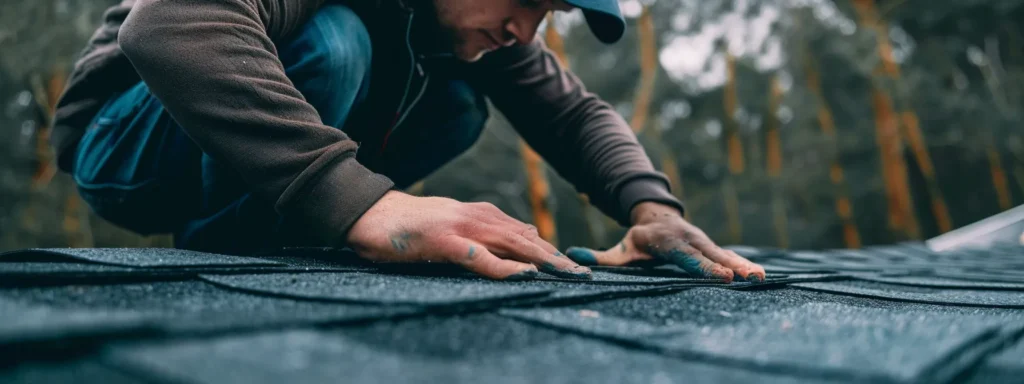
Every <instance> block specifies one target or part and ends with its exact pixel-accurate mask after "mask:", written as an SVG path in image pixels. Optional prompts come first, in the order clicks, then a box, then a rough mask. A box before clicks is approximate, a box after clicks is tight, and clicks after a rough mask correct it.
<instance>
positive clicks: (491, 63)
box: [473, 39, 683, 226]
mask: <svg viewBox="0 0 1024 384" xmlns="http://www.w3.org/2000/svg"><path fill="white" fill-rule="evenodd" d="M474 66H475V67H476V68H475V69H474V71H473V73H474V79H473V81H474V82H475V84H476V85H477V86H478V87H480V88H481V89H483V90H484V92H485V93H486V94H487V95H488V97H489V98H490V99H491V101H492V102H493V103H494V105H495V106H496V107H497V108H498V109H499V110H500V111H501V112H502V114H503V115H505V117H506V118H507V119H508V120H509V121H510V122H511V123H512V125H513V126H515V128H516V130H517V131H518V132H519V134H520V135H521V136H522V137H523V139H524V140H526V142H527V143H528V144H529V145H530V147H532V148H533V149H534V150H535V151H537V153H538V154H540V155H541V157H543V158H544V159H545V160H546V161H547V162H548V163H549V164H551V166H552V167H553V168H554V169H555V171H557V172H558V173H559V175H561V176H562V177H564V178H565V179H566V180H568V181H569V182H570V183H572V184H573V185H575V187H576V189H577V191H579V192H581V193H584V194H587V195H588V197H589V198H590V201H591V203H592V204H594V205H595V206H596V207H598V208H599V209H601V211H602V212H604V213H605V214H607V215H609V216H610V217H612V218H614V219H615V220H616V221H618V222H619V224H621V225H623V226H629V225H630V224H631V223H630V222H629V221H630V212H631V210H632V208H633V207H634V206H635V205H636V204H638V203H640V202H644V201H655V202H660V203H663V204H667V205H670V206H674V207H676V208H677V209H679V211H680V213H682V212H683V206H682V204H681V203H680V202H679V201H678V199H676V198H675V197H674V196H672V194H671V193H670V192H669V183H668V179H667V178H666V177H665V176H664V174H661V173H659V172H657V171H656V170H655V169H654V166H653V165H652V164H651V161H650V159H649V158H648V157H647V154H646V153H645V152H644V148H643V147H642V146H641V145H640V143H639V141H637V138H636V135H635V134H634V133H633V131H632V130H631V129H630V127H629V124H628V123H626V121H625V120H624V119H623V118H622V116H620V115H619V114H618V113H616V112H615V110H614V109H613V108H612V107H611V105H609V104H608V103H606V102H604V101H602V100H601V99H600V98H598V97H597V96H596V95H594V94H593V93H590V92H588V91H587V90H586V88H585V87H584V86H583V84H582V83H581V82H580V80H579V79H578V78H576V76H575V75H573V74H572V73H571V72H569V71H568V70H567V69H565V68H563V67H562V66H561V64H560V63H559V61H558V60H557V58H556V57H555V55H554V54H553V53H552V52H551V51H550V50H549V49H547V47H545V46H544V44H543V42H542V41H541V40H540V39H536V40H534V41H533V42H532V43H530V44H527V45H522V46H513V47H509V48H504V49H501V50H498V51H495V52H493V53H491V54H489V55H486V56H484V58H482V59H481V60H480V61H479V62H478V63H475V64H474Z"/></svg>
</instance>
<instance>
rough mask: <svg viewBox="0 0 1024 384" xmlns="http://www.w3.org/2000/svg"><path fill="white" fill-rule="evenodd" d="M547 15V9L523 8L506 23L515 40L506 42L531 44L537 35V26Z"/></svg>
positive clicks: (509, 43)
mask: <svg viewBox="0 0 1024 384" xmlns="http://www.w3.org/2000/svg"><path fill="white" fill-rule="evenodd" d="M545 15H547V10H523V11H520V12H519V13H518V14H516V15H515V16H514V17H512V18H511V19H510V20H509V21H508V23H506V24H505V31H506V32H507V33H508V34H510V35H512V37H513V38H514V39H513V41H509V42H505V43H506V45H512V44H514V43H516V42H519V43H522V44H530V43H531V42H533V39H534V37H536V36H537V28H540V23H541V21H543V20H544V16H545Z"/></svg>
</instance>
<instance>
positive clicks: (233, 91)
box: [118, 0, 393, 245]
mask: <svg viewBox="0 0 1024 384" xmlns="http://www.w3.org/2000/svg"><path fill="white" fill-rule="evenodd" d="M302 1H303V0H273V1H259V0H217V1H210V0H139V1H138V3H137V4H136V5H135V7H134V8H133V9H132V11H131V13H130V14H129V15H128V17H127V19H126V20H125V22H124V25H123V26H122V27H121V31H120V34H119V37H118V42H119V44H120V47H121V49H122V50H123V52H124V54H125V56H126V57H127V58H128V59H129V60H130V61H131V63H132V65H133V66H134V68H135V69H136V71H137V72H138V74H139V76H140V77H141V78H142V79H143V80H144V81H145V82H146V84H147V85H148V86H149V88H150V90H151V92H152V93H153V95H154V96H156V97H157V98H158V99H159V100H160V101H161V102H162V103H163V104H164V107H165V108H166V109H167V111H168V113H170V115H171V116H172V117H173V118H174V120H175V121H176V122H178V123H179V124H180V125H181V126H182V128H183V129H184V131H185V132H186V133H187V134H188V136H190V137H191V138H192V139H193V140H194V141H195V142H196V143H197V144H198V146H199V147H200V148H202V150H203V151H204V152H206V153H207V154H209V155H210V156H211V157H213V158H215V159H217V160H219V161H223V162H224V163H226V164H228V165H229V166H231V167H232V168H233V169H235V170H236V171H237V172H239V173H240V174H241V177H242V178H243V179H244V180H245V182H246V183H247V184H248V185H249V187H250V188H251V190H252V191H253V192H254V195H255V196H257V197H259V198H262V199H265V200H266V201H268V202H270V203H273V204H274V206H275V209H276V210H277V211H278V212H279V213H281V214H283V215H288V216H293V217H299V218H301V219H305V220H306V221H307V222H308V223H309V224H310V226H311V228H310V229H311V230H313V231H315V232H316V233H317V234H318V235H320V236H321V238H323V239H324V240H325V241H327V242H328V244H330V245H338V244H341V243H342V241H343V240H344V239H345V235H346V233H347V231H348V229H349V228H350V227H351V226H352V224H353V223H354V222H355V221H356V220H357V219H358V218H359V217H360V216H361V215H362V214H363V213H365V212H366V210H368V209H369V208H370V206H372V205H373V204H374V203H375V202H376V201H377V200H379V199H380V197H381V196H383V195H384V194H385V193H386V192H387V191H388V190H389V189H391V188H392V187H393V183H392V182H391V180H389V179H387V178H386V177H384V176H382V175H379V174H376V173H373V172H371V171H370V170H368V169H367V168H365V167H364V166H363V165H361V164H359V163H358V162H356V159H355V154H356V150H357V144H356V143H355V142H354V141H352V140H351V139H349V138H348V137H347V136H346V135H345V134H344V133H342V132H341V131H340V130H338V129H334V128H332V127H329V126H326V125H324V124H323V123H322V122H321V120H320V117H319V115H318V114H317V112H316V110H315V109H314V108H313V107H312V106H311V105H310V104H309V103H307V102H306V101H305V99H304V98H303V96H302V94H300V93H299V91H298V90H297V89H296V88H295V87H294V86H293V85H292V83H291V82H290V81H289V79H288V78H287V77H286V76H285V72H284V68H283V65H282V64H281V62H280V60H279V59H278V57H277V55H276V50H275V47H274V44H273V43H272V36H271V34H269V33H268V26H270V27H273V28H275V29H280V27H276V26H280V25H284V24H297V22H298V21H301V18H302V17H303V16H302V14H303V11H304V10H305V12H306V13H309V12H312V10H309V9H310V8H314V9H315V6H314V7H311V6H309V5H308V4H298V3H300V2H302ZM288 2H291V3H293V4H287V3H288ZM309 2H312V0H311V1H309ZM264 3H270V4H269V5H268V4H264ZM275 8H276V9H275ZM270 12H274V13H276V14H278V15H281V14H284V15H286V17H292V18H295V19H296V20H294V21H296V22H293V23H286V22H284V23H283V22H282V21H281V20H274V23H273V24H271V23H268V22H267V18H268V16H267V14H268V13H270ZM306 17H307V18H308V15H307V16H306Z"/></svg>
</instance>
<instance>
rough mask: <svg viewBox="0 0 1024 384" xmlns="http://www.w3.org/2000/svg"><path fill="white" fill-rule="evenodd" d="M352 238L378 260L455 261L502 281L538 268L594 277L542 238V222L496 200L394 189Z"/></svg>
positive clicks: (528, 274) (359, 224)
mask: <svg viewBox="0 0 1024 384" xmlns="http://www.w3.org/2000/svg"><path fill="white" fill-rule="evenodd" d="M347 240H348V245H349V246H350V247H352V248H353V249H354V250H355V251H356V253H358V254H359V255H360V256H361V257H363V258H366V259H369V260H372V261H375V262H382V263H387V262H390V263H403V262H440V263H453V264H458V265H461V266H463V267H465V268H466V269H468V270H470V271H472V272H475V273H478V274H480V275H483V276H486V277H488V278H492V279H498V280H518V279H530V278H533V277H534V276H536V275H537V271H538V270H540V271H544V272H546V273H550V274H552V275H555V276H559V277H567V278H577V279H589V278H591V274H590V269H589V268H587V267H583V266H580V265H579V264H576V263H575V262H573V261H572V260H570V259H569V258H568V257H566V256H565V255H563V254H562V253H561V252H559V251H558V249H556V248H555V247H554V246H553V245H551V244H550V243H548V242H547V241H544V239H541V238H540V236H539V235H538V234H537V228H536V227H534V226H532V225H528V224H525V223H523V222H520V221H518V220H516V219H514V218H512V217H509V216H508V215H506V214H505V213H504V212H502V211H501V210H500V209H498V208H497V207H495V206H494V205H492V204H490V203H462V202H459V201H456V200H452V199H448V198H442V197H417V196H412V195H408V194H405V193H402V192H398V191H390V192H388V193H387V194H385V195H384V197H383V198H381V199H380V200H379V201H377V203H376V204H374V205H373V206H372V207H370V209H369V210H368V211H366V213H365V214H363V216H362V217H360V219H359V220H358V221H356V223H355V224H354V225H353V226H352V229H351V230H350V231H349V234H348V239H347Z"/></svg>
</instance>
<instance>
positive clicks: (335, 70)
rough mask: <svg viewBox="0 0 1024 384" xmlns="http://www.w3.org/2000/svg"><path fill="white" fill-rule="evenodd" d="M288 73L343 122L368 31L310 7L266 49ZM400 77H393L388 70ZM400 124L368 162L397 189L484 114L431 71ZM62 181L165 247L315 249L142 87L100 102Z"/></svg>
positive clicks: (364, 80)
mask: <svg viewBox="0 0 1024 384" xmlns="http://www.w3.org/2000/svg"><path fill="white" fill-rule="evenodd" d="M278 49H279V56H280V59H281V62H282V64H283V65H284V68H285V72H286V74H287V76H288V78H289V79H291V81H292V82H293V83H294V84H295V86H296V87H297V88H298V90H299V91H300V92H301V93H302V94H303V96H305V98H306V100H307V101H308V102H309V103H310V104H311V105H313V107H314V108H316V110H317V112H319V114H320V117H321V119H322V120H323V123H324V124H325V125H328V126H331V127H334V128H337V129H345V128H346V127H345V125H346V121H348V120H349V119H348V117H349V115H350V114H352V113H353V112H354V111H357V110H358V109H359V108H372V106H369V105H364V103H363V101H364V100H365V99H366V95H367V92H368V90H369V87H370V86H372V85H371V84H369V83H370V82H369V79H370V71H371V68H370V63H371V54H372V53H371V46H370V37H369V33H368V32H367V30H366V28H365V26H364V25H363V24H362V22H361V21H360V19H359V18H358V17H357V16H356V15H355V14H354V13H353V12H352V11H351V10H350V9H348V8H346V7H344V6H341V5H331V6H326V7H324V8H322V9H321V10H320V11H318V13H317V14H316V15H315V16H314V17H313V18H312V19H311V20H310V21H309V22H308V23H307V24H306V25H305V26H303V27H302V29H301V30H300V31H299V32H298V33H296V35H295V37H294V38H293V40H291V41H289V42H284V43H282V44H280V45H279V46H278ZM396 75H403V76H404V74H396ZM420 100H421V101H420V102H419V104H417V105H416V107H415V108H414V109H413V110H412V112H410V114H409V116H408V117H407V121H406V122H405V123H403V125H402V127H401V128H399V129H397V130H396V131H395V132H394V133H393V135H392V136H391V137H390V138H389V139H388V148H389V149H388V152H387V155H385V158H384V159H383V161H381V162H380V164H381V165H380V166H379V167H380V168H382V169H373V170H374V171H375V172H379V173H382V174H384V175H386V176H388V177H390V178H391V179H392V180H394V182H395V184H396V186H397V187H399V188H405V187H407V186H409V185H412V184H413V183H415V182H416V181H418V180H420V179H422V178H424V177H426V176H427V175H428V174H430V173H431V172H433V171H434V170H436V169H437V168H439V167H440V166H442V165H444V164H445V163H447V162H448V161H450V160H452V159H454V158H455V157H456V156H458V155H459V154H460V153H462V152H464V151H466V150H467V149H468V148H469V147H470V146H472V145H473V143H474V142H476V140H477V138H478V137H479V136H480V132H481V131H482V129H483V126H484V124H485V122H486V120H487V118H488V113H487V106H486V103H485V101H484V98H483V96H482V95H481V94H479V93H478V92H476V91H475V90H473V89H472V88H470V87H469V85H468V84H467V83H466V82H465V81H462V80H460V79H457V78H444V79H438V78H436V76H435V78H432V79H431V82H430V86H429V87H428V88H427V90H426V91H425V93H424V95H423V97H422V98H421V99H420ZM73 176H74V179H75V181H76V182H77V185H78V190H79V193H80V194H81V195H82V197H83V199H84V200H85V201H86V202H87V203H88V204H89V205H90V206H91V207H92V209H93V210H94V211H95V212H96V213H97V214H98V215H99V216H101V217H103V218H105V219H107V220H109V221H111V222H112V223H114V224H116V225H119V226H121V227H124V228H126V229H129V230H132V231H134V232H137V233H140V234H144V235H148V234H155V233H172V234H174V239H175V246H176V247H178V248H184V249H193V250H201V251H208V252H221V253H234V254H246V253H252V252H256V251H259V250H264V249H273V248H278V247H284V246H317V245H320V244H317V241H316V240H315V239H312V238H310V237H309V236H307V235H306V233H307V231H305V230H304V225H303V223H297V222H291V221H290V218H288V217H282V216H281V215H279V214H277V213H276V212H275V211H274V208H273V203H272V202H268V201H263V200H259V199H257V198H255V197H254V196H253V195H252V194H250V192H249V191H248V190H247V189H246V185H245V184H244V183H243V182H242V180H241V178H240V177H239V176H238V175H237V173H236V172H234V171H233V170H232V169H231V168H229V167H227V166H226V165H225V164H222V163H219V162H217V161H215V160H213V159H212V158H210V157H209V156H207V155H205V154H204V153H203V152H202V151H201V150H200V149H199V148H198V147H197V146H196V145H195V143H194V142H192V141H191V140H190V139H189V138H188V137H187V136H186V135H185V134H184V132H183V131H182V129H181V127H180V126H179V125H178V124H177V123H176V122H175V121H174V120H173V119H172V118H171V117H170V116H169V115H168V113H167V112H166V111H165V110H164V108H163V106H162V105H161V104H160V101H159V100H157V99H156V98H155V97H154V96H153V95H152V94H150V92H149V89H148V88H147V87H146V84H145V83H139V84H137V85H136V86H134V87H133V88H131V89H129V90H127V91H125V92H123V93H120V94H118V95H115V96H114V97H112V98H111V99H110V100H109V101H108V102H107V104H106V105H105V106H104V107H103V109H102V110H101V111H100V112H99V113H98V114H97V116H96V117H95V118H94V120H93V122H92V123H91V124H90V126H89V129H88V130H87V133H86V134H85V136H84V137H83V139H82V141H81V143H80V144H79V146H78V156H77V158H76V160H75V171H74V175H73Z"/></svg>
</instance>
